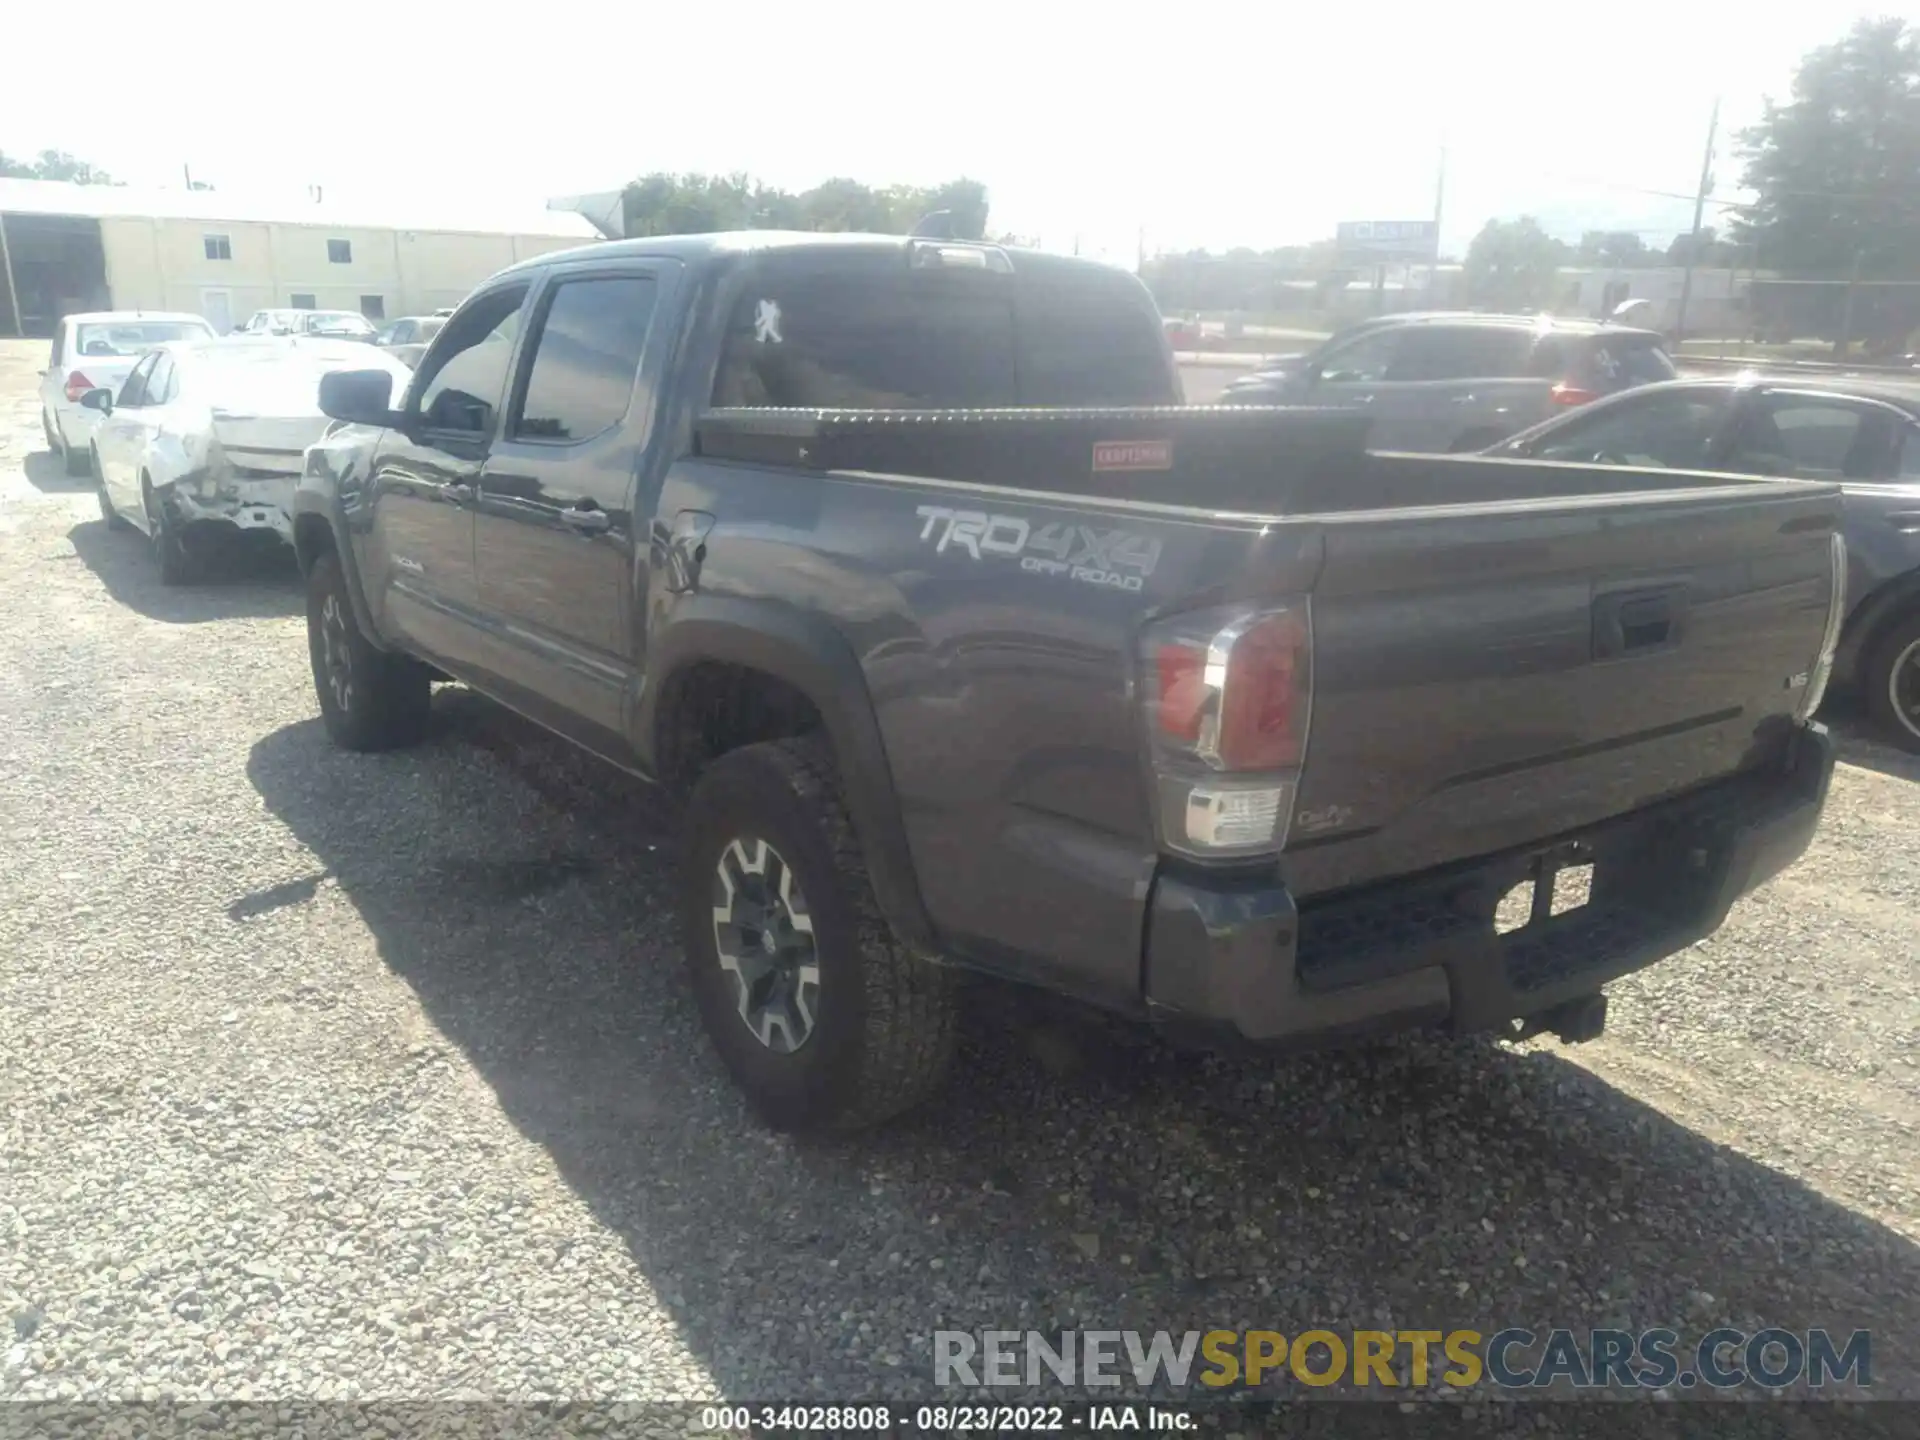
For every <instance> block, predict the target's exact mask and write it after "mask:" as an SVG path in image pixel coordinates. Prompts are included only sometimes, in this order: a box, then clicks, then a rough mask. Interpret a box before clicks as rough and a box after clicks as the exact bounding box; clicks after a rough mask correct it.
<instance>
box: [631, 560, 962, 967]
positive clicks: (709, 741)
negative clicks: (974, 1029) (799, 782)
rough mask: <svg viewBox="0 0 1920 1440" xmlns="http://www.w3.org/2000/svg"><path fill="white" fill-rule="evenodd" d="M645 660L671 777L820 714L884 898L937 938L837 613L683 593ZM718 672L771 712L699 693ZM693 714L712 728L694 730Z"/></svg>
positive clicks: (915, 931) (640, 716)
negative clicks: (832, 616)
mask: <svg viewBox="0 0 1920 1440" xmlns="http://www.w3.org/2000/svg"><path fill="white" fill-rule="evenodd" d="M646 669H647V676H646V680H645V682H644V684H643V685H642V688H641V691H640V694H639V697H638V700H637V702H636V704H635V706H634V713H633V723H632V730H633V739H634V746H635V750H636V752H637V753H638V755H639V758H640V761H641V764H642V766H643V767H644V768H645V769H646V770H647V771H648V772H649V773H651V774H653V775H655V776H656V777H658V778H659V779H661V780H662V781H664V782H666V783H668V784H685V783H686V782H688V781H690V780H691V779H692V777H693V775H694V774H696V773H697V772H698V770H699V769H700V768H701V767H702V766H704V765H705V764H706V763H708V762H710V761H711V760H713V759H716V758H718V756H719V755H721V754H725V753H726V752H727V750H729V749H733V748H737V746H738V745H740V744H751V743H753V742H754V741H757V740H766V739H775V738H781V737H783V736H786V735H794V734H801V733H807V731H808V730H809V729H811V728H814V727H813V725H812V724H811V722H812V721H814V720H817V728H818V730H819V731H820V732H821V733H822V734H824V736H825V738H826V741H827V744H828V746H829V747H830V749H831V751H832V754H833V758H834V763H835V766H836V768H837V769H838V771H839V776H840V785H841V790H842V794H843V798H844V799H845V802H846V807H847V815H848V818H849V819H850V820H851V821H852V822H853V828H854V833H855V835H856V836H857V837H858V839H859V842H860V848H861V851H862V854H863V855H864V857H865V859H866V863H867V871H868V874H869V876H870V878H871V879H872V882H873V889H874V895H875V898H876V899H877V900H878V901H879V903H880V908H881V910H882V911H883V912H884V913H885V915H886V917H887V920H888V922H889V923H890V924H891V925H892V926H893V928H894V931H895V933H896V934H898V935H899V936H900V937H901V938H902V939H903V940H906V941H908V942H910V943H912V944H914V945H916V946H918V947H920V948H923V949H928V950H931V949H934V948H936V947H935V939H934V930H933V925H932V921H931V920H930V918H929V917H928V915H927V911H926V907H925V904H924V902H923V900H922V898H921V894H920V886H919V881H918V879H917V877H916V875H915V873H914V868H913V861H912V858H911V856H910V855H909V854H908V851H907V839H906V828H905V826H904V824H903V823H902V821H901V815H900V798H899V795H898V793H897V792H896V790H895V788H894V784H893V771H892V769H891V767H890V766H889V764H888V760H887V752H886V745H885V742H884V740H883V739H882V737H881V734H880V725H879V720H878V718H877V717H876V715H875V714H874V709H873V701H872V697H871V695H870V694H869V692H868V689H867V682H866V675H865V673H864V671H862V669H861V667H860V662H859V659H858V657H857V656H856V655H855V654H854V652H853V648H852V647H851V646H850V645H849V644H848V643H847V641H846V639H845V637H844V636H843V635H841V633H840V632H839V630H838V629H836V628H835V627H834V626H833V624H832V623H831V622H830V621H828V620H827V619H826V618H825V617H823V616H818V615H811V614H807V613H805V612H802V611H799V610H796V609H794V608H792V607H791V606H787V605H783V604H780V603H777V602H769V601H758V600H741V599H733V598H727V597H708V596H693V597H683V599H682V603H681V606H680V608H679V609H678V610H677V611H676V613H675V615H674V618H673V619H672V620H671V621H670V622H669V623H668V624H667V625H666V626H665V627H663V628H662V630H661V631H660V633H659V634H658V636H657V637H656V639H655V641H654V644H653V646H652V647H651V650H650V653H649V655H648V659H647V667H646ZM715 683H719V684H721V685H724V686H729V687H732V688H731V690H730V692H727V693H729V694H730V695H731V696H733V697H742V696H744V697H745V700H746V702H747V703H749V704H751V705H752V706H753V707H755V708H756V710H759V711H762V712H764V713H762V714H758V715H753V716H749V715H746V714H743V713H742V712H741V711H740V710H738V709H727V708H725V707H726V706H727V704H728V702H727V701H725V700H723V701H722V702H721V703H722V706H723V711H722V714H720V715H719V716H716V715H715V713H714V711H713V710H712V709H711V708H703V706H702V705H701V704H691V702H692V700H693V699H695V698H697V699H698V700H700V701H703V702H704V701H707V700H709V699H711V697H712V696H713V695H714V694H715V693H716V692H715V691H714V690H713V689H711V688H708V687H711V686H713V685H714V684H715ZM796 702H798V703H797V704H796ZM690 704H691V713H689V711H690ZM799 706H804V710H802V709H800V708H798V707H799ZM756 721H760V722H764V723H755V722H756ZM690 723H691V724H693V725H695V726H697V727H699V728H700V731H701V734H700V735H699V737H698V738H696V739H692V740H690V739H689V736H688V733H687V727H688V725H689V724H690Z"/></svg>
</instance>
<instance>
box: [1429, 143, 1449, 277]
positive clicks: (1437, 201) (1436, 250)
mask: <svg viewBox="0 0 1920 1440" xmlns="http://www.w3.org/2000/svg"><path fill="white" fill-rule="evenodd" d="M1446 204H1447V137H1446V136H1445V135H1444V134H1442V135H1441V137H1440V178H1439V179H1438V180H1437V181H1435V182H1434V187H1433V263H1432V264H1431V265H1429V266H1428V267H1427V308H1428V309H1429V310H1438V309H1439V308H1440V304H1439V296H1440V216H1441V215H1442V213H1444V211H1445V210H1446Z"/></svg>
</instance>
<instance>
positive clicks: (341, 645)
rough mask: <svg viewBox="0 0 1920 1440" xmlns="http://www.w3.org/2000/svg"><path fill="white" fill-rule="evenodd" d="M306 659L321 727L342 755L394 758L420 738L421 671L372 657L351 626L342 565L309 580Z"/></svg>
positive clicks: (328, 559) (429, 708) (332, 560)
mask: <svg viewBox="0 0 1920 1440" xmlns="http://www.w3.org/2000/svg"><path fill="white" fill-rule="evenodd" d="M307 654H308V656H309V658H310V659H311V661H312V664H313V688H314V692H315V694H317V695H318V696H319V699H320V719H321V722H322V723H323V724H324V725H325V726H326V727H327V734H328V736H329V737H331V738H332V740H333V743H334V744H336V745H338V746H340V747H341V748H342V749H344V750H397V749H400V748H401V747H403V746H407V745H413V744H416V743H417V742H419V741H420V740H422V739H424V738H425V737H426V733H427V726H428V723H429V721H430V720H431V718H432V714H433V685H432V682H431V681H430V680H429V679H428V676H427V670H426V667H425V666H423V665H421V664H419V663H418V662H417V661H414V660H411V659H409V658H408V657H407V656H405V655H394V654H391V653H389V652H387V651H384V650H378V649H375V648H374V646H373V645H372V644H371V643H370V642H369V641H368V640H367V637H366V636H365V635H363V634H361V633H360V626H359V624H358V622H356V621H355V620H354V618H353V602H352V600H351V598H350V597H349V596H348V594H347V585H346V577H345V575H344V574H343V573H342V572H341V569H340V558H339V557H338V556H337V555H333V554H326V555H322V556H320V558H319V559H317V560H315V561H314V562H313V568H312V569H311V570H309V571H308V572H307Z"/></svg>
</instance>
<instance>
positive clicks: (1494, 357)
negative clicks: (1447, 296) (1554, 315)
mask: <svg viewBox="0 0 1920 1440" xmlns="http://www.w3.org/2000/svg"><path fill="white" fill-rule="evenodd" d="M1532 351H1533V337H1532V336H1531V335H1529V334H1528V333H1527V332H1526V331H1524V330H1508V329H1503V328H1501V327H1499V326H1495V325H1433V326H1417V327H1412V328H1409V329H1408V331H1407V333H1406V337H1405V338H1404V339H1403V340H1402V341H1401V343H1400V350H1399V353H1398V354H1396V355H1395V356H1394V360H1393V364H1392V365H1391V366H1390V367H1388V370H1387V379H1388V380H1487V379H1498V378H1501V377H1503V376H1514V375H1524V374H1526V373H1527V362H1528V360H1529V358H1530V357H1531V355H1532Z"/></svg>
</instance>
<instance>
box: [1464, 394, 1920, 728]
mask: <svg viewBox="0 0 1920 1440" xmlns="http://www.w3.org/2000/svg"><path fill="white" fill-rule="evenodd" d="M1491 453H1492V454H1495V455H1507V456H1514V457H1518V458H1522V459H1531V460H1564V461H1576V462H1579V463H1582V464H1595V465H1639V466H1659V467H1662V468H1667V469H1691V470H1727V471H1732V472H1734V473H1736V474H1746V475H1769V476H1790V477H1793V478H1796V479H1803V480H1830V481H1835V482H1838V483H1839V484H1840V485H1841V486H1842V488H1843V489H1844V491H1845V495H1846V502H1845V507H1846V508H1845V518H1844V521H1843V531H1844V534H1845V536H1846V541H1847V611H1846V623H1845V626H1844V628H1843V629H1842V630H1841V633H1840V648H1839V653H1838V656H1837V658H1836V661H1835V673H1834V679H1835V682H1836V684H1839V685H1843V686H1847V687H1849V688H1853V689H1857V690H1858V691H1859V692H1860V694H1861V696H1862V698H1863V699H1864V700H1865V701H1866V703H1867V706H1868V709H1869V710H1870V712H1871V713H1872V715H1873V716H1874V718H1875V720H1876V721H1877V722H1878V728H1879V729H1880V731H1881V732H1882V733H1883V734H1885V735H1886V736H1887V737H1888V738H1889V739H1891V740H1892V741H1893V742H1894V743H1895V744H1898V745H1901V746H1903V747H1905V748H1906V749H1908V750H1914V751H1920V386H1917V385H1915V384H1913V383H1911V382H1906V381H1901V380H1877V379H1868V378H1863V377H1860V376H1834V377H1831V378H1819V379H1805V378H1801V377H1799V376H1783V377H1777V378H1767V377H1764V376H1755V375H1736V376H1720V377H1716V378H1713V379H1702V380H1679V381H1674V382H1671V383H1668V384H1664V385H1654V386H1649V387H1647V388H1646V389H1643V390H1636V391H1634V392H1633V393H1632V394H1629V395H1622V396H1618V397H1616V398H1614V399H1612V400H1609V401H1606V402H1604V403H1602V404H1598V405H1595V406H1593V407H1592V408H1590V409H1588V410H1585V411H1583V412H1581V413H1579V414H1577V415H1568V416H1563V417H1561V418H1560V419H1558V420H1555V421H1550V422H1549V423H1547V424H1545V425H1541V426H1538V427H1536V428H1535V429H1532V430H1529V431H1527V432H1526V433H1524V434H1522V435H1517V436H1515V437H1514V438H1513V439H1511V440H1509V441H1507V442H1506V443H1505V444H1503V445H1500V446H1498V447H1496V448H1495V449H1494V450H1493V451H1492V452H1491Z"/></svg>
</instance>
